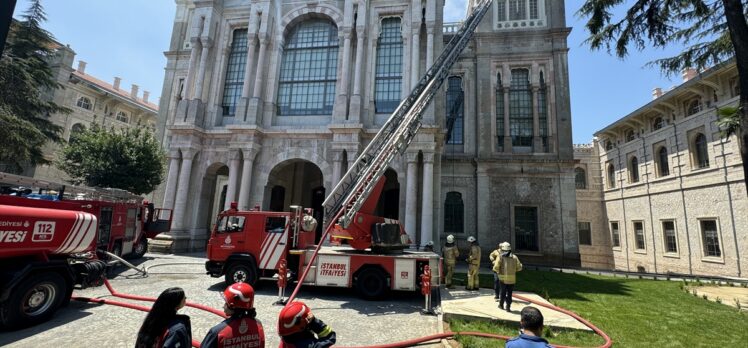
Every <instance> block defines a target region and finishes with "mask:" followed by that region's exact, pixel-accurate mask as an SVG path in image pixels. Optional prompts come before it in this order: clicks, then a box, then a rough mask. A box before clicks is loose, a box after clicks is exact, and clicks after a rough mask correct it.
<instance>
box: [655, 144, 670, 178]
mask: <svg viewBox="0 0 748 348" xmlns="http://www.w3.org/2000/svg"><path fill="white" fill-rule="evenodd" d="M657 172H658V174H659V175H660V176H668V175H670V163H669V162H668V157H667V148H665V147H664V146H663V147H661V148H660V149H659V150H657Z"/></svg>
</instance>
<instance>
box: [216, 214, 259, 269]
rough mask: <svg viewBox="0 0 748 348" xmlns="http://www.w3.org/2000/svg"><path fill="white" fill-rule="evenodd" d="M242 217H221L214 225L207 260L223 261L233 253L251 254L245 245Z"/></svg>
mask: <svg viewBox="0 0 748 348" xmlns="http://www.w3.org/2000/svg"><path fill="white" fill-rule="evenodd" d="M245 221H246V218H245V217H244V216H236V215H235V216H222V217H221V218H219V219H218V222H217V224H216V235H215V236H214V237H213V238H211V243H210V245H209V249H210V250H209V252H210V253H209V258H210V259H211V260H217V261H224V260H226V259H227V258H228V257H229V256H230V255H231V254H233V253H245V252H251V250H249V249H248V246H247V245H245V238H246V237H245V233H244V229H245V228H247V224H246V223H245Z"/></svg>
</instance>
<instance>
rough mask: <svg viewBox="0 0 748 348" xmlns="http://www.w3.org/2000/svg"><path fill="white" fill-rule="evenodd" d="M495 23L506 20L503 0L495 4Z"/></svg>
mask: <svg viewBox="0 0 748 348" xmlns="http://www.w3.org/2000/svg"><path fill="white" fill-rule="evenodd" d="M496 10H497V14H496V21H498V22H503V21H505V20H506V2H505V1H503V0H500V1H497V2H496Z"/></svg>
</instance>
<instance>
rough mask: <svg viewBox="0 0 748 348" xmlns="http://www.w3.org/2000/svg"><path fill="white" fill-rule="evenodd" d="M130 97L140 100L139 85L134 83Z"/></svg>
mask: <svg viewBox="0 0 748 348" xmlns="http://www.w3.org/2000/svg"><path fill="white" fill-rule="evenodd" d="M130 98H132V99H135V100H138V85H132V89H130Z"/></svg>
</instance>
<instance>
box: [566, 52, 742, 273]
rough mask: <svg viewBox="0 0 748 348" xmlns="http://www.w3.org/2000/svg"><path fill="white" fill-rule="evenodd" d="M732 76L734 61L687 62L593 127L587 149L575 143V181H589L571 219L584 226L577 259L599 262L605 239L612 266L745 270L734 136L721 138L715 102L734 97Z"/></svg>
mask: <svg viewBox="0 0 748 348" xmlns="http://www.w3.org/2000/svg"><path fill="white" fill-rule="evenodd" d="M737 76H738V75H737V69H736V66H735V62H734V61H729V62H726V63H722V64H719V65H718V66H716V67H713V68H711V69H708V70H706V71H702V72H697V71H695V70H692V69H688V70H686V71H684V73H683V83H682V84H681V85H679V86H677V87H675V88H673V89H671V90H669V91H666V92H665V91H663V90H662V89H660V88H655V89H654V91H653V97H654V100H652V101H651V102H650V103H647V104H646V105H644V106H642V107H641V108H639V109H637V110H636V111H634V112H632V113H630V114H629V115H626V116H625V117H623V118H621V119H620V120H618V121H616V122H615V123H613V124H611V125H609V126H607V127H605V128H603V129H602V130H600V131H598V132H597V133H596V134H595V136H596V141H595V142H594V143H593V147H592V148H590V149H584V151H581V150H582V149H578V151H577V159H578V163H577V169H576V170H577V175H578V176H577V183H578V184H577V185H578V187H579V186H581V184H580V182H581V180H582V178H581V176H580V173H583V172H584V171H586V174H581V175H586V179H587V180H588V181H587V186H588V187H587V189H581V190H577V201H578V207H579V213H578V219H579V221H580V223H581V222H583V221H590V222H591V231H592V232H591V239H592V240H591V244H592V245H591V246H590V247H586V246H582V245H580V252H581V253H582V262H583V264H584V263H585V260H590V262H591V264H590V266H591V267H592V266H594V265H593V264H592V263H595V264H596V263H598V261H596V260H597V259H598V256H600V255H601V254H603V253H602V251H603V250H604V246H606V244H607V247H608V248H609V250H611V251H612V259H611V262H612V263H613V265H614V267H615V269H617V270H624V271H633V272H650V273H676V274H693V275H706V276H733V277H745V276H746V269H748V258H746V255H745V253H746V250H748V214H747V213H746V212H748V198H746V187H745V183H744V181H743V169H742V162H741V159H740V149H739V140H738V138H737V137H736V136H731V137H729V138H723V137H722V136H721V135H720V129H719V126H718V125H717V119H718V118H717V109H718V108H721V107H724V106H730V105H731V106H735V105H737V103H738V99H739V94H740V93H739V85H738V80H737ZM589 152H591V153H592V155H589V154H588V153H589ZM590 157H592V158H595V157H597V159H598V161H597V163H594V160H591V159H590ZM596 200H599V201H600V202H601V206H598V207H595V201H596ZM598 212H602V215H600V216H602V217H603V219H604V223H603V222H602V221H601V220H600V218H599V216H598ZM581 235H582V233H581V232H580V236H581ZM580 244H584V243H582V240H581V237H580ZM586 254H588V255H586ZM600 266H601V265H600Z"/></svg>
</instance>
